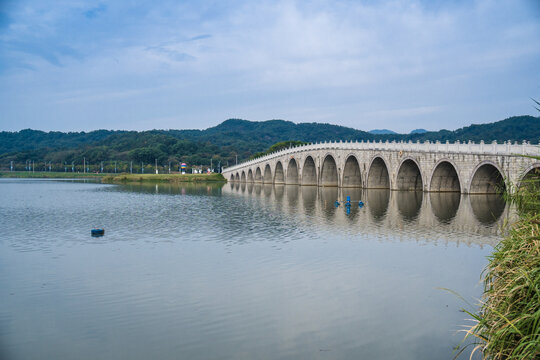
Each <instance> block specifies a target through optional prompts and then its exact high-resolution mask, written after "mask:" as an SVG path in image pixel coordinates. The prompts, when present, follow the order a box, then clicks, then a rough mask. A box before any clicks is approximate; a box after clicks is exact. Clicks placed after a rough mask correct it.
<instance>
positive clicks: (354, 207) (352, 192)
mask: <svg viewBox="0 0 540 360" xmlns="http://www.w3.org/2000/svg"><path fill="white" fill-rule="evenodd" d="M347 196H348V197H350V199H351V206H350V207H347V208H346V210H347V215H348V217H349V218H350V219H355V218H356V217H357V216H358V213H359V207H358V202H359V201H360V200H362V201H365V200H364V197H363V196H364V195H363V192H362V189H361V188H342V189H341V193H340V195H339V199H340V201H341V202H342V203H343V202H345V201H347ZM334 207H335V206H334Z"/></svg>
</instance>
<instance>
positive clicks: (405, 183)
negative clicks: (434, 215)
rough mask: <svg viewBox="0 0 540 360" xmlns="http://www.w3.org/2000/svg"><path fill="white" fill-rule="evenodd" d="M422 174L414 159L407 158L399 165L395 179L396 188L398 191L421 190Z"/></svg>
mask: <svg viewBox="0 0 540 360" xmlns="http://www.w3.org/2000/svg"><path fill="white" fill-rule="evenodd" d="M423 187H424V186H423V181H422V173H421V171H420V166H419V165H418V162H416V160H415V159H413V158H411V157H407V158H405V159H403V160H402V161H401V164H399V170H398V173H397V178H396V188H397V189H398V190H412V191H422V190H423Z"/></svg>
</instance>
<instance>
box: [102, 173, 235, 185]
mask: <svg viewBox="0 0 540 360" xmlns="http://www.w3.org/2000/svg"><path fill="white" fill-rule="evenodd" d="M225 181H226V180H225V178H224V177H223V175H221V174H184V175H182V174H119V175H116V176H112V175H109V176H104V177H103V179H102V182H104V183H112V184H114V183H142V182H165V183H185V182H191V183H197V182H200V183H202V182H225Z"/></svg>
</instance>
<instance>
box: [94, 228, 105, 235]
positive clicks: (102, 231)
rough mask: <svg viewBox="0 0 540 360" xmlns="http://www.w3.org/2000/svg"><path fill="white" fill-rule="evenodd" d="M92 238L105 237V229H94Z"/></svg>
mask: <svg viewBox="0 0 540 360" xmlns="http://www.w3.org/2000/svg"><path fill="white" fill-rule="evenodd" d="M91 233H92V236H103V235H105V229H92V230H91Z"/></svg>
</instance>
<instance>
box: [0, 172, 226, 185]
mask: <svg viewBox="0 0 540 360" xmlns="http://www.w3.org/2000/svg"><path fill="white" fill-rule="evenodd" d="M0 178H19V179H79V178H84V179H89V178H95V179H101V182H103V183H107V184H124V183H146V182H161V183H173V184H174V183H205V182H212V183H216V182H227V180H225V178H224V177H223V176H222V175H221V174H128V173H122V174H103V173H72V172H48V171H43V172H42V171H40V172H28V171H13V172H10V171H3V172H0Z"/></svg>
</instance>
